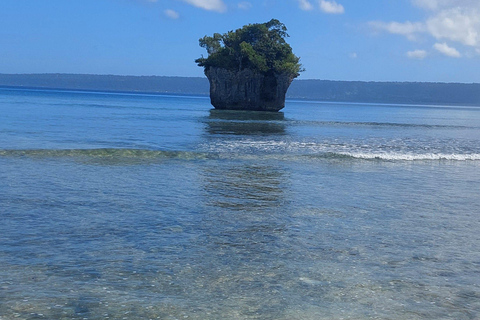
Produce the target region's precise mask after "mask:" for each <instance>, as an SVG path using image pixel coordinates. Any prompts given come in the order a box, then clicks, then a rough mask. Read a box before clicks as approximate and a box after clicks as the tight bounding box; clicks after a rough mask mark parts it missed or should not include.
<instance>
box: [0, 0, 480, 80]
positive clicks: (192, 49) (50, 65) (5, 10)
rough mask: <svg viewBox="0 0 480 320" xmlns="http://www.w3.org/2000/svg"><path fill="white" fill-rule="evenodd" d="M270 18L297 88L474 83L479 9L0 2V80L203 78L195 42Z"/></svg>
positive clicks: (399, 2) (305, 1)
mask: <svg viewBox="0 0 480 320" xmlns="http://www.w3.org/2000/svg"><path fill="white" fill-rule="evenodd" d="M271 18H276V19H279V20H280V21H281V22H283V23H284V24H285V25H286V26H287V28H288V33H289V34H290V38H289V39H288V40H287V41H288V42H289V43H290V44H291V46H292V48H293V50H294V53H295V54H296V55H298V56H300V57H301V62H302V63H303V65H304V67H305V68H306V71H305V72H304V73H302V75H301V76H300V79H326V80H361V81H433V82H467V83H470V82H477V83H478V82H480V0H363V1H360V0H335V1H333V0H1V2H0V73H86V74H117V75H159V76H163V75H164V76H203V70H202V69H201V68H200V67H197V66H196V64H195V63H194V60H195V59H196V58H198V57H200V56H201V55H202V54H203V55H206V52H205V51H204V49H202V48H200V47H199V46H198V39H199V38H200V37H203V36H204V35H212V34H213V33H214V32H219V33H224V32H227V31H229V30H234V29H237V28H240V27H242V26H243V25H245V24H248V23H257V22H266V21H268V20H270V19H271Z"/></svg>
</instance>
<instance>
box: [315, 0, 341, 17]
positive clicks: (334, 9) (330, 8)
mask: <svg viewBox="0 0 480 320" xmlns="http://www.w3.org/2000/svg"><path fill="white" fill-rule="evenodd" d="M319 4H320V9H321V10H322V11H323V12H325V13H331V14H342V13H344V12H345V9H344V8H343V6H342V5H341V4H338V3H336V2H335V1H327V0H320V1H319Z"/></svg>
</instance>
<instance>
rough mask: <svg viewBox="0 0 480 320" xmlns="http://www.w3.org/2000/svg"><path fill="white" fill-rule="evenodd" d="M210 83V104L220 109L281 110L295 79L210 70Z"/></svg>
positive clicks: (211, 68) (251, 72)
mask: <svg viewBox="0 0 480 320" xmlns="http://www.w3.org/2000/svg"><path fill="white" fill-rule="evenodd" d="M205 75H206V76H207V78H208V80H209V82H210V101H211V103H212V105H213V106H214V107H215V108H216V109H227V110H255V111H279V110H280V109H282V108H283V107H285V95H286V93H287V90H288V87H289V86H290V84H291V83H292V80H293V78H292V76H291V75H289V74H287V73H283V74H277V73H273V72H272V73H270V74H263V73H259V72H257V71H255V70H251V69H243V70H241V71H232V70H228V69H224V68H216V67H210V68H208V69H206V70H205Z"/></svg>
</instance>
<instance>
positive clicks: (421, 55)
mask: <svg viewBox="0 0 480 320" xmlns="http://www.w3.org/2000/svg"><path fill="white" fill-rule="evenodd" d="M426 56H427V51H425V50H413V51H408V52H407V57H409V58H410V59H420V60H421V59H425V57H426Z"/></svg>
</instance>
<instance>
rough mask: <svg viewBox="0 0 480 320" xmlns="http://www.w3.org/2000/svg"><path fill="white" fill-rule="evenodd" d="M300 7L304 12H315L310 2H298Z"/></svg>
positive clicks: (299, 0) (300, 0) (304, 0)
mask: <svg viewBox="0 0 480 320" xmlns="http://www.w3.org/2000/svg"><path fill="white" fill-rule="evenodd" d="M298 6H299V7H300V9H302V10H304V11H310V10H313V5H312V4H311V3H310V1H308V0H298Z"/></svg>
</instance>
